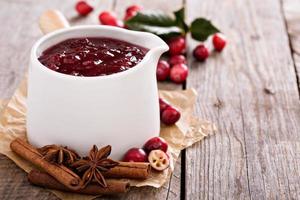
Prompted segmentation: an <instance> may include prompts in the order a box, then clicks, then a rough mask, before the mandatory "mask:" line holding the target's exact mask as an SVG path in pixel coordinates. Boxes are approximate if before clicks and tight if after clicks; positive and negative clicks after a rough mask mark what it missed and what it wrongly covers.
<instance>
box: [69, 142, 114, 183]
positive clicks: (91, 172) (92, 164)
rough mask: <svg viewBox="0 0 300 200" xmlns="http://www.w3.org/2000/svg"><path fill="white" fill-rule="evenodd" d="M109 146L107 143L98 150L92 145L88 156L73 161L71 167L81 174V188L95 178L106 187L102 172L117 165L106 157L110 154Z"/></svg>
mask: <svg viewBox="0 0 300 200" xmlns="http://www.w3.org/2000/svg"><path fill="white" fill-rule="evenodd" d="M110 152H111V146H110V145H108V146H106V147H103V148H102V149H100V150H98V148H97V146H96V145H94V146H93V148H92V149H91V150H90V153H89V156H88V157H85V158H83V159H81V160H78V161H76V162H74V163H73V164H72V165H71V167H74V168H75V169H76V170H77V171H78V172H79V173H80V174H82V181H83V188H85V187H86V186H87V185H88V184H89V183H90V182H91V181H93V180H95V181H96V182H97V183H98V184H99V185H100V186H102V187H107V183H106V181H105V178H104V177H103V175H102V172H106V171H108V170H109V169H111V168H113V167H115V166H117V165H118V164H119V163H118V162H116V161H113V160H111V159H109V158H107V157H108V156H109V155H110Z"/></svg>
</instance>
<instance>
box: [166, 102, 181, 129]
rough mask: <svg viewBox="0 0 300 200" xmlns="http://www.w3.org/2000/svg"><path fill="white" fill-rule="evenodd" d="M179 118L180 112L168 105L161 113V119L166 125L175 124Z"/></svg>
mask: <svg viewBox="0 0 300 200" xmlns="http://www.w3.org/2000/svg"><path fill="white" fill-rule="evenodd" d="M179 119H180V112H179V111H178V110H177V109H175V108H173V107H171V106H169V107H168V108H166V109H165V110H164V111H163V112H162V115H161V121H162V122H163V123H164V124H166V125H172V124H175V123H176V122H177V121H178V120H179Z"/></svg>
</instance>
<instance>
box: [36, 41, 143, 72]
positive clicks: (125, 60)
mask: <svg viewBox="0 0 300 200" xmlns="http://www.w3.org/2000/svg"><path fill="white" fill-rule="evenodd" d="M147 52H148V49H146V48H144V47H140V46H137V45H134V44H131V43H128V42H125V41H121V40H116V39H111V38H101V37H99V38H89V37H88V38H73V39H68V40H65V41H62V42H60V43H58V44H56V45H54V46H52V47H50V48H48V49H46V50H45V51H44V52H43V53H42V55H41V56H40V57H39V61H40V62H41V63H42V64H43V65H45V66H46V67H48V68H49V69H51V70H54V71H57V72H60V73H63V74H69V75H73V76H105V75H110V74H114V73H118V72H122V71H125V70H128V69H130V68H132V67H134V66H135V65H137V64H138V63H139V62H141V60H142V59H143V58H144V56H145V55H146V53H147Z"/></svg>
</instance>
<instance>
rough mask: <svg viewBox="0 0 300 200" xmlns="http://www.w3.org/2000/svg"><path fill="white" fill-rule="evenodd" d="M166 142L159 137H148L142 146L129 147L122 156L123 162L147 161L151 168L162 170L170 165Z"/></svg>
mask: <svg viewBox="0 0 300 200" xmlns="http://www.w3.org/2000/svg"><path fill="white" fill-rule="evenodd" d="M167 150H168V143H167V142H166V141H165V140H164V139H163V138H161V137H153V138H151V139H149V140H148V141H147V142H146V143H145V144H144V145H143V148H137V147H134V148H131V149H129V150H128V151H127V152H126V153H125V154H124V157H123V161H125V162H149V163H150V165H151V166H152V168H153V169H155V170H157V171H163V170H165V169H167V168H168V167H169V165H170V161H169V155H168V154H167Z"/></svg>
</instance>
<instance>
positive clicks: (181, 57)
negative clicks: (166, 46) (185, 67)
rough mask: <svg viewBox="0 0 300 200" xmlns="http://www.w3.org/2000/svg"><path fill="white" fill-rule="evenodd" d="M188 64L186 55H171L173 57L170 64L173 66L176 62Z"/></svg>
mask: <svg viewBox="0 0 300 200" xmlns="http://www.w3.org/2000/svg"><path fill="white" fill-rule="evenodd" d="M181 63H182V64H186V58H185V56H184V55H175V56H171V58H170V59H169V64H170V65H171V66H173V65H176V64H181Z"/></svg>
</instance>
